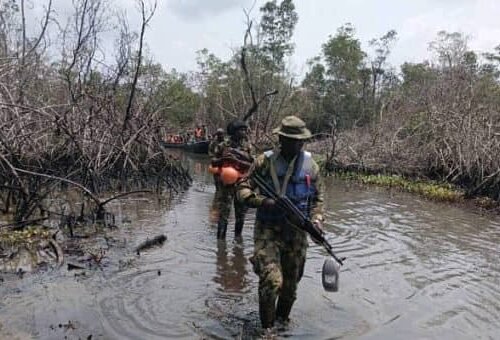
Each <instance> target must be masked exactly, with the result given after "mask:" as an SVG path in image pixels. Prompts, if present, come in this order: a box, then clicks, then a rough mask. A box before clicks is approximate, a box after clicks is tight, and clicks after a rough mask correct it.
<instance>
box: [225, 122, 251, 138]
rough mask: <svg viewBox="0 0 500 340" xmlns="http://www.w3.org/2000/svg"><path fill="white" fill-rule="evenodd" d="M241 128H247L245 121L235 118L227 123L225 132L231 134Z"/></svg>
mask: <svg viewBox="0 0 500 340" xmlns="http://www.w3.org/2000/svg"><path fill="white" fill-rule="evenodd" d="M242 128H245V129H247V128H248V125H247V123H245V122H244V121H242V120H240V119H235V120H233V121H231V122H230V123H229V124H227V134H228V135H230V136H232V135H234V134H235V133H236V131H238V130H239V129H242Z"/></svg>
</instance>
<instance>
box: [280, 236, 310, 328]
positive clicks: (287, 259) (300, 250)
mask: <svg viewBox="0 0 500 340" xmlns="http://www.w3.org/2000/svg"><path fill="white" fill-rule="evenodd" d="M306 251H307V239H305V241H304V240H301V239H300V237H299V239H295V240H294V242H293V246H292V247H288V248H287V249H286V250H283V251H282V253H281V266H282V270H283V286H282V289H281V293H280V296H279V298H278V304H277V307H276V318H277V319H279V320H280V321H284V322H286V321H288V318H289V315H290V312H291V310H292V306H293V304H294V302H295V300H296V299H297V286H298V283H299V281H300V279H301V278H302V275H303V274H304V265H305V262H306Z"/></svg>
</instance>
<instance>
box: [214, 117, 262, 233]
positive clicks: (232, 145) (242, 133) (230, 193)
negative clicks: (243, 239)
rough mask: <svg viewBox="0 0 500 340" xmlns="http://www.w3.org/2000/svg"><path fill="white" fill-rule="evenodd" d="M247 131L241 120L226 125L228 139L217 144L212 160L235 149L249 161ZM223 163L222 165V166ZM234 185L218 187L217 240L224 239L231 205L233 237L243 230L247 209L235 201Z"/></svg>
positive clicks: (249, 148)
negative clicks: (233, 220)
mask: <svg viewBox="0 0 500 340" xmlns="http://www.w3.org/2000/svg"><path fill="white" fill-rule="evenodd" d="M247 130H248V126H247V125H246V123H245V122H243V121H241V120H235V121H232V122H231V123H229V124H228V126H227V134H228V135H229V139H228V140H226V141H224V142H222V143H220V144H218V145H217V146H216V148H215V152H214V158H215V159H219V160H220V159H224V158H225V156H226V155H227V154H230V153H231V150H232V149H236V150H237V151H238V152H240V153H242V154H245V155H246V156H248V158H249V159H252V156H253V154H254V151H253V147H252V145H251V144H250V143H249V142H248V141H247ZM223 165H224V162H223V163H222V166H223ZM235 188H236V186H235V185H234V184H232V185H225V184H222V185H221V187H220V190H219V192H220V195H219V197H218V208H219V209H218V210H219V221H218V223H217V238H218V239H225V238H226V230H227V224H228V219H229V214H230V213H231V205H234V216H235V225H234V235H235V236H236V237H239V236H241V232H242V230H243V224H244V222H245V214H246V211H247V207H246V206H245V205H244V204H242V203H240V202H239V201H238V200H236V197H235Z"/></svg>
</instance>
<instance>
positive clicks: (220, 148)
mask: <svg viewBox="0 0 500 340" xmlns="http://www.w3.org/2000/svg"><path fill="white" fill-rule="evenodd" d="M224 148H225V143H224V142H220V143H217V144H216V145H215V146H214V150H213V153H214V155H213V157H214V158H221V157H222V154H223V153H224Z"/></svg>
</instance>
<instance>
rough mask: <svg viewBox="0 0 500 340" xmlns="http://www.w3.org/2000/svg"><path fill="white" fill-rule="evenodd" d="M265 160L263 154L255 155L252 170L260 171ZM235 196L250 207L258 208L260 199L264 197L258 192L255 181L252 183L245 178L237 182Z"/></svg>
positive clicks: (260, 203)
mask: <svg viewBox="0 0 500 340" xmlns="http://www.w3.org/2000/svg"><path fill="white" fill-rule="evenodd" d="M265 160H266V157H265V155H264V154H262V155H260V156H259V157H257V158H256V159H255V161H254V168H253V171H258V172H259V173H262V171H263V169H264V167H265V163H266V162H265ZM236 198H237V199H238V201H240V202H241V203H244V204H245V205H247V206H249V207H251V208H258V207H260V206H261V205H262V201H263V200H264V198H265V197H264V196H262V195H260V194H259V193H258V191H257V190H256V185H255V183H253V181H252V180H251V179H249V178H246V179H245V180H243V181H241V182H239V183H238V186H237V187H236Z"/></svg>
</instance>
